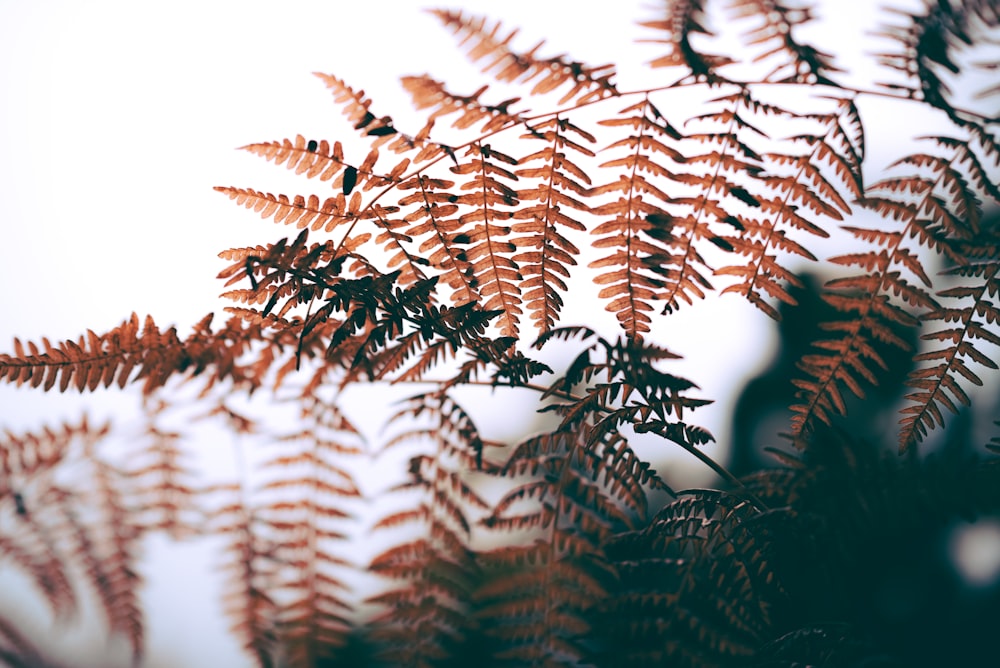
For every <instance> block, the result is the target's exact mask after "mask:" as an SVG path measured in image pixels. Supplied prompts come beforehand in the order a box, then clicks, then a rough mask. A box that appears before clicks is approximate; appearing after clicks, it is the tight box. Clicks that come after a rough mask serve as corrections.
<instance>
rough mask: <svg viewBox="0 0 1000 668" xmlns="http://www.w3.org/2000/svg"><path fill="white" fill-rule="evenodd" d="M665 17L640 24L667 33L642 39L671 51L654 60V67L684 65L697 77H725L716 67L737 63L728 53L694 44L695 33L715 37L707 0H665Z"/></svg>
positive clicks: (710, 79)
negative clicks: (712, 51) (708, 21)
mask: <svg viewBox="0 0 1000 668" xmlns="http://www.w3.org/2000/svg"><path fill="white" fill-rule="evenodd" d="M662 5H663V9H662V14H663V16H662V18H659V19H657V20H653V21H643V22H641V23H640V24H639V25H641V26H643V27H644V28H652V29H653V30H656V31H657V32H660V33H663V36H662V37H660V38H657V39H643V40H639V41H640V42H652V43H654V44H665V45H666V46H667V53H666V54H664V55H662V56H660V57H659V58H656V59H655V60H653V61H651V62H650V65H651V66H652V67H684V68H686V69H687V70H688V71H689V72H690V73H691V76H693V77H694V78H695V79H697V80H705V81H709V82H715V81H719V80H722V79H723V77H721V76H720V75H719V74H718V72H717V71H716V70H718V69H719V68H720V67H723V66H725V65H728V64H730V63H732V62H733V60H732V59H731V58H729V57H728V56H724V55H720V54H711V53H702V52H700V51H698V50H697V49H696V48H695V47H694V45H692V44H691V38H692V36H694V35H705V36H708V37H712V36H714V33H712V31H711V30H710V29H709V28H708V27H707V19H706V17H705V6H704V5H705V3H704V0H664V1H663V2H662Z"/></svg>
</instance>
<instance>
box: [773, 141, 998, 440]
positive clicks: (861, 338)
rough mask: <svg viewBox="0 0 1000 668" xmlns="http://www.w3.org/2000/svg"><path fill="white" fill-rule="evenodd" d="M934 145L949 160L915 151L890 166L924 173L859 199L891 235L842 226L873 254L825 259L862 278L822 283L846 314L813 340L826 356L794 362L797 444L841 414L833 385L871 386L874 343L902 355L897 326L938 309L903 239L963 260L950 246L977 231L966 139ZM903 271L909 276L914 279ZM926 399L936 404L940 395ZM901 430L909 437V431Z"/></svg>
mask: <svg viewBox="0 0 1000 668" xmlns="http://www.w3.org/2000/svg"><path fill="white" fill-rule="evenodd" d="M936 141H937V143H939V144H940V145H943V146H945V147H946V148H948V149H949V152H950V153H951V155H950V156H948V157H940V156H934V155H927V154H915V155H911V156H908V157H906V158H904V159H902V160H899V161H897V163H896V165H897V166H903V165H906V166H909V167H913V168H917V169H920V170H926V171H927V172H929V173H928V174H927V175H924V174H918V175H917V176H911V175H904V176H902V177H895V178H886V179H883V180H882V181H879V182H877V183H874V184H871V185H870V186H868V189H867V191H866V193H865V196H864V197H863V198H862V199H861V200H860V202H859V203H860V204H861V205H862V206H863V207H865V208H867V209H871V210H873V211H875V212H877V213H879V214H881V216H883V217H884V218H886V219H891V220H894V221H898V222H899V226H897V230H896V231H891V232H889V231H883V230H879V229H866V228H859V227H854V226H845V228H844V229H846V230H847V231H848V232H850V233H851V234H852V235H853V236H854V237H855V238H856V239H858V240H860V241H862V242H864V243H867V244H871V245H872V246H874V248H875V249H874V250H871V251H867V252H862V253H850V254H844V255H839V256H836V257H833V258H831V259H830V262H832V263H834V264H840V265H844V266H853V267H857V268H858V269H860V270H861V271H863V272H864V273H863V274H860V275H856V276H849V277H845V278H839V279H834V280H832V281H830V282H829V283H828V284H827V293H826V294H825V295H824V300H825V301H827V303H829V304H830V305H831V306H833V307H834V308H835V309H837V310H838V311H840V312H842V313H844V314H848V315H849V316H850V317H849V318H846V319H844V320H842V321H839V322H832V323H827V324H826V325H824V329H826V330H827V331H831V332H837V333H839V334H840V338H839V339H830V340H825V341H820V342H817V343H816V345H817V346H818V347H820V348H822V349H823V350H824V351H825V352H822V353H819V354H814V355H807V356H806V357H804V358H803V359H802V360H801V362H800V363H799V367H800V369H802V370H803V371H804V372H805V373H806V374H807V375H808V376H810V377H811V378H810V379H807V380H795V381H793V382H794V383H795V385H796V387H798V388H799V392H798V393H797V397H798V399H799V403H797V404H796V405H795V406H793V407H792V410H793V412H794V413H795V416H794V417H793V420H792V436H793V438H794V439H796V442H797V443H798V444H799V445H803V443H802V441H801V437H803V436H805V435H807V434H808V432H809V431H810V428H811V422H812V420H814V419H819V420H820V421H821V422H824V423H827V424H829V422H830V419H831V416H832V415H843V414H844V413H845V411H846V403H845V401H844V398H843V396H842V394H841V391H840V388H839V387H838V385H842V386H846V387H847V388H848V389H849V390H850V392H851V393H852V394H854V395H856V396H859V397H862V396H864V391H863V389H862V386H861V383H862V382H867V383H871V384H876V383H877V371H876V369H877V368H883V369H884V368H886V365H885V362H884V360H883V357H882V354H880V353H879V352H878V351H877V350H876V347H877V346H879V345H881V344H889V345H891V346H894V347H897V348H901V349H903V350H908V349H909V347H910V345H909V344H908V343H907V342H906V341H905V340H904V339H903V338H901V336H900V333H899V330H898V327H899V326H903V327H904V328H905V327H913V326H915V325H916V324H917V323H918V322H919V319H923V318H928V317H931V315H930V314H933V313H941V312H942V311H941V310H940V309H941V307H940V305H939V304H938V302H937V301H936V300H935V299H934V298H933V297H932V296H931V294H930V292H929V291H928V289H927V288H929V287H931V281H930V278H929V275H928V272H927V271H926V270H925V268H924V267H923V264H922V262H921V261H920V260H919V259H918V257H917V256H916V254H915V253H914V252H911V249H910V248H909V247H908V246H907V245H906V243H905V242H906V240H908V239H910V238H915V239H916V240H917V243H918V244H919V245H920V246H923V247H925V248H928V249H929V250H931V251H933V252H935V253H937V254H939V255H943V256H945V257H949V258H951V259H953V260H955V261H956V262H960V263H961V262H964V259H963V258H962V257H961V256H960V255H959V254H958V253H956V252H955V250H954V249H955V248H956V244H959V243H960V242H962V241H963V240H968V239H969V238H970V237H971V236H972V235H974V234H975V233H976V229H977V220H978V217H979V213H978V211H979V206H980V204H979V199H978V197H977V196H976V193H975V192H974V191H973V190H972V189H971V187H970V186H969V185H968V184H969V181H968V180H967V179H966V178H965V177H964V175H963V174H962V173H961V172H960V171H959V166H960V165H961V164H963V163H964V164H970V162H969V160H968V157H967V156H968V155H970V154H974V152H973V150H972V149H971V148H970V142H960V141H959V142H952V141H949V142H941V141H940V140H939V139H936ZM972 164H977V165H978V162H977V163H972ZM959 212H961V213H959ZM907 274H910V275H913V276H915V277H916V281H917V282H914V281H912V280H911V279H909V278H908V277H907ZM892 297H895V298H896V301H895V302H894V301H893V299H892ZM900 302H902V303H900ZM914 311H916V313H917V314H918V315H914ZM918 318H919V319H918ZM932 394H934V396H935V397H936V398H937V400H938V401H940V398H939V397H940V395H939V393H932ZM907 424H908V425H909V424H910V423H907ZM906 431H907V439H908V440H909V439H910V438H911V437H912V435H913V434H912V433H911V432H910V431H909V429H907V430H906Z"/></svg>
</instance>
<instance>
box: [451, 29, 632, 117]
mask: <svg viewBox="0 0 1000 668" xmlns="http://www.w3.org/2000/svg"><path fill="white" fill-rule="evenodd" d="M431 13H432V14H434V16H436V17H437V18H438V19H439V20H440V21H441V22H442V23H443V24H444V25H445V26H446V27H448V28H451V30H452V32H453V33H454V34H455V35H456V36H458V37H459V39H460V42H459V46H463V45H465V44H471V46H470V48H469V51H468V56H469V59H470V60H471V61H472V62H474V63H475V62H479V61H481V60H486V61H487V63H486V65H485V66H484V67H483V72H484V73H487V72H492V73H493V76H494V77H495V78H496V80H497V81H506V82H510V83H515V82H516V83H528V82H531V81H535V80H536V79H537V81H535V85H534V87H533V88H532V89H531V94H532V95H542V94H545V93H548V92H550V91H553V90H555V89H557V88H559V86H561V85H563V84H564V83H567V82H569V83H572V84H573V87H572V88H571V89H570V90H569V91H567V92H566V93H564V94H563V96H562V97H561V98H560V99H559V102H558V104H560V105H561V104H565V103H567V102H569V101H571V100H573V101H574V102H575V103H576V104H584V103H586V102H589V101H591V100H595V99H601V98H604V97H609V96H616V95H618V90H617V89H616V88H615V85H614V83H613V82H612V79H613V78H614V76H615V67H614V65H611V64H608V65H600V66H597V67H590V66H587V65H585V64H583V63H580V62H576V61H570V60H567V59H566V56H562V55H560V56H554V57H551V58H539V57H537V56H536V55H535V53H536V52H537V51H538V50H539V49H540V48H542V45H543V44H544V43H545V42H544V41H542V42H539V43H538V44H536V45H535V46H534V47H533V48H532V49H531V50H529V51H526V52H518V51H514V50H513V49H512V48H511V46H510V43H511V41H512V40H513V39H514V36H515V35H517V32H518V31H517V30H516V29H515V30H512V31H511V32H510V33H508V34H507V35H506V36H505V37H501V35H500V32H501V24H500V22H499V21H497V22H495V23H493V24H492V25H490V23H489V22H488V21H487V19H486V18H485V17H475V16H466V15H465V14H463V13H462V12H461V11H454V10H447V9H434V10H431Z"/></svg>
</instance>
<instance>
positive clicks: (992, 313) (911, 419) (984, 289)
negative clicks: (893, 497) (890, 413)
mask: <svg viewBox="0 0 1000 668" xmlns="http://www.w3.org/2000/svg"><path fill="white" fill-rule="evenodd" d="M993 254H994V255H996V254H997V249H996V247H994V248H993ZM948 273H949V274H951V275H958V276H963V277H968V278H970V279H977V284H976V285H973V286H961V287H954V288H949V289H947V290H944V291H942V292H940V293H938V294H939V296H941V297H946V298H950V299H962V300H965V301H966V302H971V303H970V304H969V305H968V306H965V307H963V308H956V307H950V308H948V307H941V308H938V309H935V310H933V311H931V312H930V313H928V314H927V315H926V316H925V318H924V319H925V320H927V321H932V320H939V321H942V322H943V323H948V325H949V326H947V327H945V328H944V329H939V330H937V331H934V332H930V333H927V334H924V335H923V336H922V337H921V338H923V339H924V340H928V341H936V342H939V343H942V344H945V346H946V347H944V348H942V349H937V350H929V351H926V352H923V353H920V354H919V355H917V356H916V357H915V360H916V361H918V362H931V363H933V365H932V366H924V367H920V368H917V369H915V370H914V371H912V372H911V373H910V377H909V378H908V380H907V384H908V385H910V386H911V387H913V388H915V389H916V392H912V393H910V394H908V395H906V398H907V399H909V400H910V401H913V402H916V403H915V404H911V405H910V406H906V407H905V408H903V409H902V414H903V418H902V419H901V420H900V423H901V424H902V425H903V426H902V429H901V430H900V433H899V449H900V452H901V453H902V452H906V451H907V450H909V448H911V447H912V446H913V445H914V444H915V443H916V442H917V441H919V440H921V439H922V438H923V437H924V436H925V435H926V434H927V432H928V430H930V429H932V428H934V426H935V425H937V426H944V416H943V415H942V412H941V410H940V408H939V405H942V404H943V405H944V406H945V407H946V408H948V409H949V410H950V411H951V412H953V413H955V412H957V411H958V409H957V406H956V404H955V400H957V401H958V402H960V403H962V404H965V405H966V406H968V405H969V404H970V403H971V402H970V399H969V397H968V395H967V394H966V392H965V390H963V389H962V387H961V385H959V383H958V379H959V378H961V379H963V380H964V381H965V382H967V383H972V384H974V385H982V383H983V381H982V380H981V379H980V377H979V376H978V375H977V374H976V373H974V372H973V371H972V370H971V369H970V368H969V365H968V364H967V362H966V361H965V360H966V358H968V359H971V360H972V361H974V362H976V363H977V364H979V365H982V366H985V367H987V368H989V369H996V368H997V363H996V362H995V361H994V360H995V359H996V352H995V351H994V352H993V353H992V354H986V353H983V352H981V350H980V346H981V344H977V343H976V341H977V340H978V341H983V342H986V343H990V344H992V345H993V346H1000V334H998V333H997V331H996V326H997V323H998V322H1000V306H998V304H997V303H996V302H995V297H996V295H997V294H998V291H1000V261H997V260H995V259H994V260H992V261H986V262H979V263H976V264H969V265H965V266H960V267H955V268H953V269H951V270H950V271H949V272H948ZM951 323H955V326H951Z"/></svg>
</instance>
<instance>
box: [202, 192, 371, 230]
mask: <svg viewBox="0 0 1000 668" xmlns="http://www.w3.org/2000/svg"><path fill="white" fill-rule="evenodd" d="M215 190H216V191H218V192H220V193H223V194H225V195H227V196H228V197H229V199H231V200H234V201H235V202H236V203H237V204H239V205H240V206H244V207H246V208H248V209H253V210H254V211H256V212H257V213H259V214H260V217H261V218H264V219H267V218H271V217H273V218H274V222H276V223H283V224H285V225H295V226H296V227H298V228H299V229H302V228H304V227H309V229H311V230H314V231H315V230H320V229H325V230H326V231H327V232H330V231H332V230H333V229H334V228H336V227H337V226H339V225H343V224H344V223H348V222H350V221H352V220H355V218H356V214H357V212H358V210H359V209H360V207H361V193H360V192H355V193H354V194H353V195H352V196H351V199H350V200H347V198H346V197H345V196H344V194H343V193H338V194H337V195H336V196H335V197H328V198H326V199H325V200H324V201H322V202H320V199H319V197H317V196H316V195H310V196H309V198H308V199H306V198H305V197H303V196H301V195H296V196H295V197H294V199H291V200H290V199H288V197H287V196H286V195H277V196H276V195H272V194H271V193H264V192H259V191H256V190H253V189H252V188H233V187H225V186H215Z"/></svg>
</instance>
